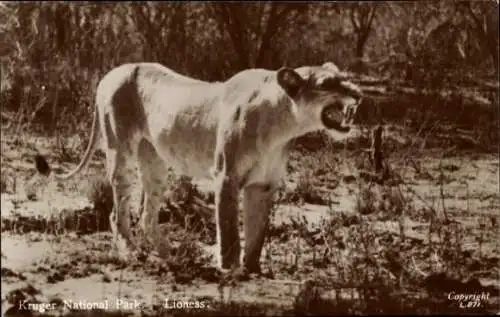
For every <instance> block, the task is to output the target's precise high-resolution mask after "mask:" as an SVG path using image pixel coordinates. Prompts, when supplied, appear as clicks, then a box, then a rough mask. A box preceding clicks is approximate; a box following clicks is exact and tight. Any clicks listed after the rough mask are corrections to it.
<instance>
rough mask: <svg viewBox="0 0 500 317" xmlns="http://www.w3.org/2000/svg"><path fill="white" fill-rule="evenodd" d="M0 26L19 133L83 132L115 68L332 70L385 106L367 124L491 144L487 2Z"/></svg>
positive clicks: (87, 10)
mask: <svg viewBox="0 0 500 317" xmlns="http://www.w3.org/2000/svg"><path fill="white" fill-rule="evenodd" d="M0 21H2V22H1V24H0V43H2V44H1V46H0V52H1V53H0V55H1V60H0V61H1V78H2V81H1V89H2V94H1V98H2V99H1V102H2V108H3V110H4V111H3V113H2V120H6V121H12V122H14V125H15V126H17V127H18V128H19V127H21V126H22V127H23V129H24V130H30V131H34V130H37V131H38V132H40V131H41V132H44V133H49V134H54V133H75V132H80V133H83V132H82V131H86V130H87V129H88V126H89V124H90V120H91V115H90V114H91V112H92V111H93V98H94V96H93V95H94V94H93V92H94V90H95V87H96V85H97V82H98V81H99V79H100V78H102V76H103V75H104V74H105V73H106V72H107V71H109V70H111V69H112V68H113V67H116V66H118V65H120V64H122V63H128V62H139V61H149V62H159V63H161V64H164V65H166V66H167V67H169V68H172V69H174V70H175V71H178V72H180V73H183V74H186V75H189V76H193V77H197V78H200V79H203V80H208V81H215V80H225V79H227V78H229V77H230V76H231V75H232V74H234V73H235V72H237V71H239V70H242V69H246V68H250V67H261V68H269V69H277V68H279V67H281V66H283V65H287V66H302V65H310V64H322V63H324V62H325V61H333V62H334V63H336V64H337V65H338V66H339V67H340V68H341V69H344V70H349V71H352V72H355V73H357V74H365V75H371V76H372V77H375V78H376V80H375V81H372V82H371V84H372V85H376V86H379V88H381V89H382V90H383V91H384V94H386V95H388V96H389V97H390V98H387V99H386V101H379V102H375V101H371V102H370V100H367V101H366V104H367V105H368V106H367V107H366V109H368V110H367V111H365V112H364V114H365V119H366V120H368V119H373V121H374V122H383V123H387V122H391V121H392V122H394V121H395V122H398V123H405V124H406V123H409V124H410V125H414V126H415V128H416V129H420V128H421V127H422V124H423V123H427V124H428V127H431V126H432V123H437V124H438V125H442V124H443V123H452V124H453V125H454V126H455V127H459V128H468V129H469V130H471V129H472V130H474V131H475V132H474V133H475V134H474V137H473V139H474V141H475V142H477V143H480V144H486V143H491V144H496V143H497V140H498V133H497V129H498V126H497V121H498V111H497V105H498V47H499V43H498V39H499V35H498V4H497V3H496V2H495V1H486V0H485V1H418V2H417V1H415V2H345V3H344V2H338V3H322V2H316V3H312V2H310V3H286V2H279V3H278V2H275V3H272V2H265V1H264V2H255V3H240V4H238V3H224V2H212V3H202V2H191V3H181V2H140V3H139V2H137V3H125V2H99V3H97V2H83V1H82V2H55V1H54V2H52V1H51V2H24V3H20V2H19V3H15V2H12V3H10V2H4V3H2V4H0ZM408 89H409V90H408ZM374 104H375V107H372V106H373V105H374ZM9 113H10V114H9ZM62 118H64V120H61V119H62ZM82 119H83V120H82ZM368 121H369V120H368ZM20 131H21V130H17V132H20Z"/></svg>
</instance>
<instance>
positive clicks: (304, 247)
mask: <svg viewBox="0 0 500 317" xmlns="http://www.w3.org/2000/svg"><path fill="white" fill-rule="evenodd" d="M82 142H83V143H82V144H80V146H79V147H78V148H80V149H81V148H83V147H84V146H85V144H86V143H85V142H86V141H85V140H84V141H82ZM35 148H37V149H39V150H40V151H41V152H42V153H43V154H47V153H49V151H51V150H54V149H55V146H54V145H53V140H51V139H49V138H42V137H34V136H30V137H24V138H23V139H22V140H21V141H19V140H18V141H16V140H14V138H13V136H11V137H9V136H7V135H6V133H2V138H1V173H2V174H1V178H2V190H1V219H2V233H1V238H2V239H1V252H2V269H1V270H2V312H3V314H5V316H20V315H23V314H24V315H23V316H25V315H47V316H49V315H57V314H59V313H61V312H62V313H64V314H66V315H83V314H86V315H88V314H90V315H93V314H95V315H103V313H104V312H103V311H106V313H107V314H108V315H113V314H115V313H118V312H120V313H122V314H126V315H128V314H130V315H134V316H135V315H137V316H144V315H162V316H170V315H172V316H174V315H175V316H181V315H185V316H186V315H197V316H202V315H302V314H312V315H317V314H333V313H337V314H342V313H344V314H346V313H361V314H366V313H370V314H373V313H412V312H414V313H439V312H441V313H452V312H454V313H458V314H471V313H494V314H495V313H498V312H500V309H499V297H498V295H499V288H498V285H499V283H498V282H499V277H500V276H499V256H500V246H499V243H498V242H499V239H498V231H499V221H500V218H499V216H500V214H499V210H500V208H499V207H500V197H499V191H498V190H499V187H498V182H499V173H498V171H499V166H498V157H497V156H496V155H493V154H478V153H471V152H469V153H466V152H458V151H455V152H453V153H443V151H436V150H434V151H432V150H428V151H427V150H425V149H424V150H419V151H418V153H411V154H410V155H408V152H407V151H406V150H398V151H394V152H393V153H391V158H390V159H389V160H388V162H389V163H390V165H391V170H392V171H393V172H392V173H393V174H392V176H391V181H390V184H384V185H378V184H368V183H363V182H361V181H359V177H358V176H359V171H360V169H361V168H362V166H363V164H364V163H363V160H362V159H360V158H361V154H360V153H356V152H355V151H345V150H339V151H336V150H334V149H330V150H325V151H319V152H317V153H312V154H304V153H300V152H299V151H296V152H294V153H293V155H292V158H291V161H290V164H289V168H288V169H289V174H288V176H287V179H286V180H285V182H284V187H283V190H282V191H280V195H279V197H278V198H277V202H276V206H275V208H274V211H273V217H272V224H271V228H270V231H269V237H268V241H267V242H266V245H265V250H264V254H263V256H262V266H263V272H264V274H263V276H250V277H249V278H248V279H246V280H237V279H236V278H227V277H221V276H220V274H219V273H218V272H217V271H216V270H215V269H214V261H213V257H211V255H213V252H214V241H213V240H214V239H213V226H211V225H210V221H213V220H210V219H209V220H208V222H207V223H206V224H205V229H206V231H207V233H206V234H205V233H200V232H201V231H200V230H199V229H197V230H195V232H194V233H193V231H189V230H187V229H186V230H184V229H183V230H184V231H182V230H180V229H179V226H177V227H175V228H174V227H173V225H172V224H170V223H169V222H167V221H164V222H163V223H162V228H163V230H164V236H165V237H166V238H165V239H166V240H167V239H168V240H170V241H169V242H170V243H172V245H175V246H176V247H174V248H173V249H172V250H171V251H170V252H171V253H170V257H169V258H166V259H162V260H159V259H152V260H149V259H148V260H144V261H142V262H141V261H136V260H131V261H130V262H127V263H124V262H123V261H120V260H118V259H117V258H116V256H115V255H114V254H113V252H111V234H110V232H109V230H99V228H98V226H96V225H95V224H93V223H91V222H92V221H95V220H96V219H93V220H92V219H91V218H88V219H87V220H85V219H84V220H81V221H82V222H85V223H83V224H78V225H77V224H75V223H76V222H77V220H76V219H77V218H78V214H89V213H91V212H92V211H93V210H95V209H96V205H95V202H94V201H92V200H93V199H92V195H89V194H88V193H89V191H90V190H91V188H92V186H93V184H94V183H95V181H96V179H99V178H100V177H102V175H103V174H104V166H103V160H102V158H99V157H97V156H96V157H94V161H93V163H92V164H91V167H90V169H89V170H88V171H86V172H84V173H82V174H81V175H79V176H78V177H77V178H76V179H75V180H71V181H68V182H66V183H59V182H56V181H53V180H45V179H43V178H41V177H39V176H37V175H36V174H35V171H34V168H33V155H34V153H35V152H34V149H35ZM80 155H81V150H80V151H75V150H71V151H70V153H69V154H67V155H66V156H67V157H66V158H64V157H63V155H61V153H60V151H54V152H53V154H50V155H49V156H48V158H49V159H50V162H51V163H52V164H53V165H54V166H56V167H59V168H61V169H64V170H69V169H70V168H72V167H73V166H75V164H76V162H77V161H78V159H79V157H80ZM198 188H200V192H203V189H204V188H209V184H203V183H200V184H198ZM200 197H209V194H206V195H205V196H200ZM204 201H205V203H206V206H208V207H212V206H213V204H212V202H211V201H210V199H209V198H206V199H205V200H204ZM206 206H205V207H206ZM180 209H182V208H181V207H180ZM210 210H211V209H210ZM67 215H72V216H71V217H73V218H67ZM194 215H196V214H194ZM65 217H66V218H65ZM68 219H70V220H68ZM89 219H90V220H89ZM178 230H180V231H178ZM173 232H175V234H174V233H173ZM180 232H183V233H182V234H181V233H180ZM190 232H191V233H192V234H191V233H190ZM190 234H191V235H190ZM202 235H204V237H205V238H202V239H200V236H202ZM242 243H243V241H242ZM187 306H189V307H187Z"/></svg>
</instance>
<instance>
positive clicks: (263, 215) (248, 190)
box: [243, 184, 274, 273]
mask: <svg viewBox="0 0 500 317" xmlns="http://www.w3.org/2000/svg"><path fill="white" fill-rule="evenodd" d="M273 193H274V190H272V187H271V186H270V185H266V184H252V185H250V186H247V187H245V188H244V190H243V214H244V218H243V219H244V228H245V229H244V230H245V256H244V260H243V262H244V266H245V268H246V269H247V271H248V272H249V273H260V255H261V252H262V247H263V245H264V239H265V236H266V232H267V228H268V225H269V213H270V211H271V207H272V198H273Z"/></svg>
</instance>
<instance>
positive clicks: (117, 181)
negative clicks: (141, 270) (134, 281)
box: [106, 149, 135, 259]
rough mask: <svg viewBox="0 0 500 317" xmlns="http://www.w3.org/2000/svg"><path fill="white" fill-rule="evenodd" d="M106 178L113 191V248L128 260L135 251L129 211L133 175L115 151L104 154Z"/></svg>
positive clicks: (120, 155) (120, 154) (123, 159)
mask: <svg viewBox="0 0 500 317" xmlns="http://www.w3.org/2000/svg"><path fill="white" fill-rule="evenodd" d="M106 160H107V174H108V175H107V176H108V179H109V182H110V184H111V187H112V189H113V211H112V212H111V215H110V217H109V220H110V221H109V222H110V227H111V231H112V233H113V238H114V246H115V247H116V248H117V251H118V253H119V255H120V256H121V257H122V258H124V259H128V258H129V256H130V252H131V251H133V250H134V249H135V246H134V244H133V243H132V239H131V231H130V210H131V208H132V205H131V199H130V198H131V197H130V196H131V195H130V194H131V192H132V189H133V181H134V178H133V176H135V173H134V172H133V169H132V168H129V167H128V166H127V157H126V156H125V155H124V153H120V151H118V150H116V149H108V150H107V152H106Z"/></svg>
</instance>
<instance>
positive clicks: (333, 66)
mask: <svg viewBox="0 0 500 317" xmlns="http://www.w3.org/2000/svg"><path fill="white" fill-rule="evenodd" d="M322 67H323V68H328V69H330V70H333V71H334V72H338V71H340V69H339V68H338V67H337V65H335V64H334V63H332V62H326V63H324V64H323V66H322Z"/></svg>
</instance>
